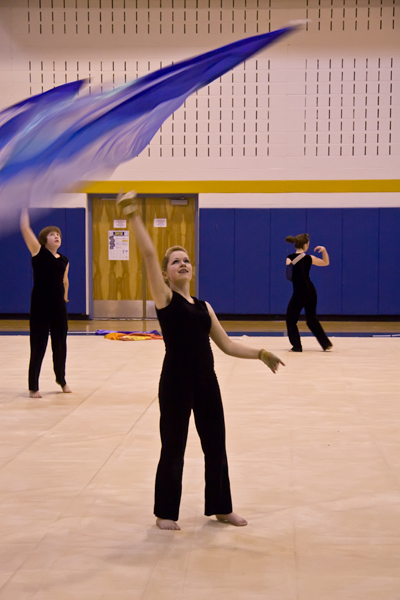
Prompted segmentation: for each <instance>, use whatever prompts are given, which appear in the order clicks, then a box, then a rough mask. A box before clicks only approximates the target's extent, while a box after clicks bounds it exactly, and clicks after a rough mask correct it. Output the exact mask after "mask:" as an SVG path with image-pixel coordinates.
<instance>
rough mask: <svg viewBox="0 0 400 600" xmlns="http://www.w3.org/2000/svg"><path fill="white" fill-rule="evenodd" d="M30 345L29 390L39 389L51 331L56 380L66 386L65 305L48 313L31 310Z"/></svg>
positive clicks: (66, 319) (66, 326) (66, 328)
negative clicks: (41, 370)
mask: <svg viewBox="0 0 400 600" xmlns="http://www.w3.org/2000/svg"><path fill="white" fill-rule="evenodd" d="M29 324H30V345H31V358H30V362H29V377H28V383H29V390H30V391H31V392H37V391H38V389H39V375H40V369H41V367H42V362H43V358H44V355H45V352H46V348H47V342H48V339H49V333H50V337H51V348H52V351H53V366H54V373H55V375H56V382H57V383H58V384H59V385H61V386H62V387H64V385H65V384H66V381H65V362H66V359H67V332H68V318H67V311H66V309H64V308H63V307H60V309H59V310H49V312H48V313H44V312H43V311H40V313H37V312H31V316H30V321H29Z"/></svg>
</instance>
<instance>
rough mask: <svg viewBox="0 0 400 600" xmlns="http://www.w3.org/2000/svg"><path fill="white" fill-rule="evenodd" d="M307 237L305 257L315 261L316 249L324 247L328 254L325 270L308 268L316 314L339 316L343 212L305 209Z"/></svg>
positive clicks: (317, 253)
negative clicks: (307, 244) (315, 290)
mask: <svg viewBox="0 0 400 600" xmlns="http://www.w3.org/2000/svg"><path fill="white" fill-rule="evenodd" d="M307 233H309V234H310V248H309V250H308V254H314V255H315V256H318V257H319V258H321V257H322V254H320V253H319V252H314V248H315V247H316V246H325V248H326V249H327V252H328V254H329V260H330V264H329V266H328V267H316V266H315V265H313V266H312V267H311V272H310V277H311V280H312V281H313V283H314V285H315V287H316V289H317V295H318V305H317V311H318V313H320V314H322V315H340V314H341V312H342V242H343V240H342V234H343V210H342V209H340V208H313V209H307Z"/></svg>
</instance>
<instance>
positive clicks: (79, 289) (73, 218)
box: [61, 208, 86, 314]
mask: <svg viewBox="0 0 400 600" xmlns="http://www.w3.org/2000/svg"><path fill="white" fill-rule="evenodd" d="M62 231H63V233H64V235H63V246H62V248H61V251H62V252H63V254H65V255H66V256H67V257H68V260H69V294H68V297H69V302H68V306H67V308H68V312H69V313H71V314H85V313H86V262H85V256H86V239H85V235H86V229H85V209H84V208H70V209H68V210H66V215H65V229H64V230H62ZM64 241H65V243H64Z"/></svg>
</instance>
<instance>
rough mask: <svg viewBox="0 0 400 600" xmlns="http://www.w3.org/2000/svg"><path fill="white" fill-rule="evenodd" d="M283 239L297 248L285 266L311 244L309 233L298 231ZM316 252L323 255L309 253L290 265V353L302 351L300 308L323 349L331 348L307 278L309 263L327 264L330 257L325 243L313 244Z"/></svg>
mask: <svg viewBox="0 0 400 600" xmlns="http://www.w3.org/2000/svg"><path fill="white" fill-rule="evenodd" d="M285 241H286V242H289V243H290V244H294V247H295V248H296V252H295V253H294V254H289V256H288V257H287V259H286V265H289V264H290V263H291V262H292V261H295V260H296V258H299V255H300V254H303V253H305V252H307V250H308V248H309V246H310V236H309V235H308V233H301V234H299V235H297V236H296V237H293V236H292V235H289V236H288V237H287V238H285ZM316 251H317V252H320V253H321V254H322V258H318V257H317V256H313V255H309V254H308V255H305V256H304V257H303V258H300V259H299V260H298V261H297V262H296V263H295V264H293V266H292V269H293V271H292V283H293V296H292V297H291V299H290V302H289V305H288V308H287V312H286V325H287V330H288V335H289V340H290V343H291V344H292V346H293V347H292V349H291V351H292V352H302V347H301V341H300V334H299V330H298V328H297V322H298V320H299V317H300V313H301V311H302V309H303V308H304V310H305V313H306V318H307V326H308V328H309V329H310V330H311V331H312V333H313V334H314V335H315V337H316V338H317V340H318V342H319V343H320V344H321V346H322V348H323V350H330V349H331V348H332V343H331V341H330V340H329V338H328V337H327V336H326V333H325V331H324V330H323V329H322V326H321V323H320V322H319V321H318V319H317V316H316V311H317V292H316V290H315V287H314V285H313V283H312V281H311V280H310V269H311V265H316V266H317V267H327V266H328V265H329V256H328V253H327V251H326V248H325V247H324V246H316V248H314V252H316Z"/></svg>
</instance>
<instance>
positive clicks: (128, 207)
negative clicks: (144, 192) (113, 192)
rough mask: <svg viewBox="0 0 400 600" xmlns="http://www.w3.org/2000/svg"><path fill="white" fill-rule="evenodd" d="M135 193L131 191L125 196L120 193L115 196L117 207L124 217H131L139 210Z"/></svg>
mask: <svg viewBox="0 0 400 600" xmlns="http://www.w3.org/2000/svg"><path fill="white" fill-rule="evenodd" d="M135 198H136V192H135V190H131V191H130V192H127V193H126V194H123V193H122V192H120V193H119V194H118V196H117V206H119V207H120V208H122V212H123V213H124V215H127V216H128V215H132V214H133V213H135V212H137V211H138V210H139V205H138V203H137V202H136V201H135Z"/></svg>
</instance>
